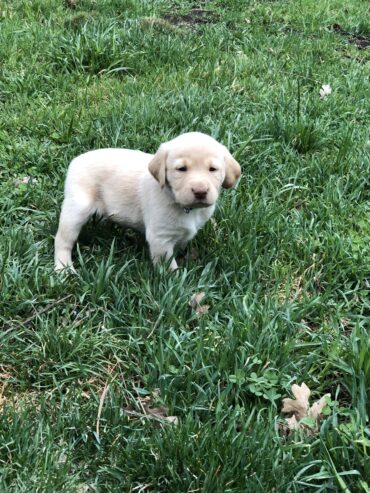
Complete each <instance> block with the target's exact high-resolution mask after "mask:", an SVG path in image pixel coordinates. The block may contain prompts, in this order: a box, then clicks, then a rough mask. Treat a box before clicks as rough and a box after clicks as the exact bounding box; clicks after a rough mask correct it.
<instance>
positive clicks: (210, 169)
mask: <svg viewBox="0 0 370 493" xmlns="http://www.w3.org/2000/svg"><path fill="white" fill-rule="evenodd" d="M209 171H211V173H213V172H214V171H217V168H214V167H213V166H211V167H210V168H209Z"/></svg>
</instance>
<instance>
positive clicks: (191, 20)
mask: <svg viewBox="0 0 370 493" xmlns="http://www.w3.org/2000/svg"><path fill="white" fill-rule="evenodd" d="M163 19H164V20H166V21H167V22H169V23H170V24H174V25H176V26H177V25H185V26H195V25H199V24H209V23H212V22H215V21H216V20H217V16H216V14H215V13H214V12H211V11H210V10H205V9H202V8H200V7H194V8H192V9H191V10H189V12H187V13H186V14H165V15H164V16H163Z"/></svg>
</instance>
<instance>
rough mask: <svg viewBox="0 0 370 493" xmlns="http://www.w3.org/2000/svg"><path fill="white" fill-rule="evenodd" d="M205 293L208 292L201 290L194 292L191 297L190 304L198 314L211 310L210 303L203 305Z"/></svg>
mask: <svg viewBox="0 0 370 493" xmlns="http://www.w3.org/2000/svg"><path fill="white" fill-rule="evenodd" d="M205 295H206V293H205V292H204V291H201V292H200V293H194V294H193V295H192V296H191V298H190V301H189V305H190V306H191V307H192V308H193V310H195V311H196V312H197V314H198V315H205V314H206V313H207V312H208V310H209V305H201V301H202V299H203V298H204V297H205Z"/></svg>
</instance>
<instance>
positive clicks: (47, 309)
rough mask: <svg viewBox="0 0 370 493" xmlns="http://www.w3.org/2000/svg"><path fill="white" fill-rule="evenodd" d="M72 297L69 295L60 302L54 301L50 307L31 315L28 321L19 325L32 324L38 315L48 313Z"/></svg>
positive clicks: (47, 306)
mask: <svg viewBox="0 0 370 493" xmlns="http://www.w3.org/2000/svg"><path fill="white" fill-rule="evenodd" d="M71 296H73V295H72V294H68V295H67V296H64V298H60V299H59V300H56V301H53V302H52V303H49V304H48V305H46V306H45V308H43V309H42V310H40V311H39V312H36V313H34V314H33V315H31V316H30V317H28V318H26V320H24V321H23V322H17V323H19V324H20V325H27V324H29V323H30V322H32V320H34V319H35V318H36V317H37V316H38V315H41V314H42V313H45V312H48V311H49V310H50V309H51V308H53V307H54V306H56V305H59V303H62V302H63V301H65V300H67V299H68V298H71Z"/></svg>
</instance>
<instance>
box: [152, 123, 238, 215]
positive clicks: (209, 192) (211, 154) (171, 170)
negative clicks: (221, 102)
mask: <svg viewBox="0 0 370 493" xmlns="http://www.w3.org/2000/svg"><path fill="white" fill-rule="evenodd" d="M149 171H150V172H151V174H152V175H153V176H154V178H155V179H156V180H157V181H158V182H159V183H160V185H161V186H162V187H164V186H165V185H166V186H168V187H169V188H170V190H171V191H172V193H173V195H174V198H175V201H176V202H177V203H178V204H179V205H181V206H182V207H191V208H195V207H209V206H211V205H213V204H214V203H215V202H216V200H217V198H218V195H219V191H220V188H221V187H224V188H231V187H232V186H234V184H235V182H236V181H237V179H238V178H239V176H240V173H241V171H240V166H239V164H238V163H237V161H236V160H235V159H234V158H233V157H232V156H231V154H230V152H229V151H228V150H227V149H226V147H225V146H223V145H222V144H220V143H219V142H217V141H216V140H215V139H213V138H212V137H210V136H208V135H205V134H202V133H200V132H190V133H186V134H182V135H180V136H179V137H176V138H175V139H173V140H170V141H169V142H166V143H164V144H162V145H161V146H160V148H159V149H158V151H157V153H156V154H155V155H154V157H153V159H152V160H151V162H150V163H149Z"/></svg>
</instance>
